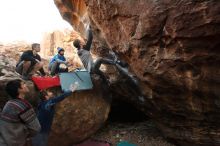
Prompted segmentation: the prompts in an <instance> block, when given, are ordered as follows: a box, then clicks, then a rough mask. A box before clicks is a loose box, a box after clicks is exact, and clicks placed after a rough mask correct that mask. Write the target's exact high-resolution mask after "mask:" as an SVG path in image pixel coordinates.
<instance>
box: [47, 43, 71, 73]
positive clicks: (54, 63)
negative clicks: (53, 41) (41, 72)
mask: <svg viewBox="0 0 220 146" xmlns="http://www.w3.org/2000/svg"><path fill="white" fill-rule="evenodd" d="M57 51H58V53H57V54H56V55H55V56H54V57H53V58H52V59H51V61H50V63H49V70H50V74H51V75H52V76H53V75H55V74H58V73H60V72H68V66H69V64H68V62H67V61H66V58H65V56H64V49H63V48H61V47H58V48H57ZM61 64H62V65H63V67H62V65H61Z"/></svg>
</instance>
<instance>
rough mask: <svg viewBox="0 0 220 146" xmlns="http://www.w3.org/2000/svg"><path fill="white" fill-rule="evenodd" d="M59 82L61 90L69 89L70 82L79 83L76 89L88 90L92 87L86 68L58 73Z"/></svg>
mask: <svg viewBox="0 0 220 146" xmlns="http://www.w3.org/2000/svg"><path fill="white" fill-rule="evenodd" d="M59 77H60V84H61V88H62V90H63V91H66V90H69V87H70V85H71V84H74V83H75V82H78V83H79V86H78V87H77V89H76V90H78V91H79V90H89V89H92V87H93V84H92V80H91V77H90V74H89V72H88V71H86V70H83V71H82V70H76V71H74V72H67V73H60V74H59Z"/></svg>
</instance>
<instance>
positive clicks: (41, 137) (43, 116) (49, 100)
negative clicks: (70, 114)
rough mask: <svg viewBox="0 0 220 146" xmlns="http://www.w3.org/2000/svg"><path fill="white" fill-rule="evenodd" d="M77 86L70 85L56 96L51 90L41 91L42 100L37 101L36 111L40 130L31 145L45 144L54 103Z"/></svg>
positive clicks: (44, 145) (42, 145) (52, 115)
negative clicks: (68, 88) (67, 89)
mask: <svg viewBox="0 0 220 146" xmlns="http://www.w3.org/2000/svg"><path fill="white" fill-rule="evenodd" d="M77 86H78V85H77V84H74V85H71V86H70V90H69V91H65V92H64V93H63V94H61V95H59V96H57V97H54V94H53V92H51V91H49V90H44V91H42V92H41V98H42V101H41V102H40V103H39V105H38V111H37V117H38V119H39V121H40V124H41V131H40V133H38V134H37V135H36V136H35V137H33V138H32V145H33V146H47V142H48V136H49V133H50V130H51V125H52V122H53V117H54V114H55V105H56V104H57V103H59V102H61V101H62V100H64V99H65V98H66V97H67V96H69V95H71V94H72V92H74V91H75V90H76V88H77Z"/></svg>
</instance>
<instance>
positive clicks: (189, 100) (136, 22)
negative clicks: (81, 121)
mask: <svg viewBox="0 0 220 146" xmlns="http://www.w3.org/2000/svg"><path fill="white" fill-rule="evenodd" d="M55 4H57V7H58V9H59V10H60V12H61V14H62V16H63V17H64V19H65V20H67V21H68V22H69V23H70V24H72V25H73V26H74V27H76V26H80V27H81V26H83V25H82V23H84V22H85V23H84V26H86V24H88V22H89V21H90V23H91V25H92V29H93V32H94V34H95V39H96V41H97V44H96V45H97V46H103V45H104V46H107V47H109V48H111V49H112V50H113V51H115V52H117V53H118V54H119V56H120V57H121V58H123V59H124V60H126V61H127V62H128V63H129V65H130V69H131V71H132V72H133V73H134V74H135V75H136V76H137V77H138V78H139V79H140V81H141V82H140V84H141V88H142V90H143V92H144V93H145V96H144V97H143V98H138V96H137V95H135V94H133V93H132V92H131V91H132V90H130V87H129V86H128V85H127V84H120V86H118V87H120V88H114V89H119V90H118V91H116V92H117V93H118V94H121V97H122V98H124V99H126V100H127V101H130V102H132V103H133V104H134V105H136V106H137V107H138V108H139V109H141V110H142V111H144V112H145V113H146V114H147V115H148V116H150V117H151V118H152V119H154V121H155V123H156V124H157V126H158V128H159V129H160V130H161V131H162V133H163V135H164V136H165V137H167V138H168V139H171V140H174V141H175V142H176V143H178V144H179V145H187V144H190V145H205V146H207V145H210V146H217V145H220V140H219V139H220V125H219V123H220V116H219V115H220V90H219V89H220V70H219V64H220V49H219V48H220V42H219V37H220V15H219V14H220V1H216V0H185V1H182V0H162V1H159V0H138V1H133V0H127V1H121V0H115V1H109V0H102V1H100V0H84V1H83V0H81V1H78V0H65V1H60V0H55ZM85 6H86V7H87V11H85ZM85 19H87V20H86V21H85ZM78 30H79V31H80V32H82V33H84V30H85V29H78ZM125 93H126V94H125Z"/></svg>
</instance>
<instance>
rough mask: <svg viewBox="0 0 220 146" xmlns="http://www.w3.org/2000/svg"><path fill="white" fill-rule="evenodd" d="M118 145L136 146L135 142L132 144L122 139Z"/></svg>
mask: <svg viewBox="0 0 220 146" xmlns="http://www.w3.org/2000/svg"><path fill="white" fill-rule="evenodd" d="M117 146H136V145H135V144H131V143H129V142H127V141H121V142H119V143H118V144H117Z"/></svg>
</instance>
